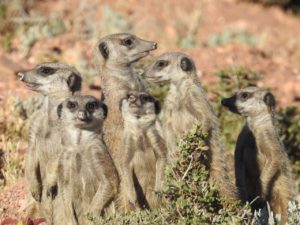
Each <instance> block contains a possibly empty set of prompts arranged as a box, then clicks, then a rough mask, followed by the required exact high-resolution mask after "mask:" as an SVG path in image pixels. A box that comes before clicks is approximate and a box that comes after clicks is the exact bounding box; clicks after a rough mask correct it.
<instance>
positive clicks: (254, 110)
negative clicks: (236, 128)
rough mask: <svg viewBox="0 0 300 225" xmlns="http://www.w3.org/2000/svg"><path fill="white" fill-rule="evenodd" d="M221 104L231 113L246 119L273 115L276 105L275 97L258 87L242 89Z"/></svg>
mask: <svg viewBox="0 0 300 225" xmlns="http://www.w3.org/2000/svg"><path fill="white" fill-rule="evenodd" d="M221 103H222V105H223V106H225V107H227V108H228V109H229V110H230V111H231V112H233V113H237V114H240V115H242V116H245V117H250V116H257V115H260V114H262V113H271V112H273V111H274V109H275V105H276V103H275V98H274V96H273V95H272V94H271V93H270V92H269V91H267V90H264V89H261V88H258V87H245V88H242V89H240V90H239V91H237V93H236V94H234V95H233V96H232V97H230V98H225V99H223V100H222V102H221Z"/></svg>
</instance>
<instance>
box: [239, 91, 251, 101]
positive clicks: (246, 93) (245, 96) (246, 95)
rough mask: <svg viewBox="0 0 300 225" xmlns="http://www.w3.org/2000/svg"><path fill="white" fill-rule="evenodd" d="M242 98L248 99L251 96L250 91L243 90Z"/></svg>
mask: <svg viewBox="0 0 300 225" xmlns="http://www.w3.org/2000/svg"><path fill="white" fill-rule="evenodd" d="M240 96H241V98H242V99H243V100H246V99H248V98H249V97H250V93H248V92H243V93H241V95H240Z"/></svg>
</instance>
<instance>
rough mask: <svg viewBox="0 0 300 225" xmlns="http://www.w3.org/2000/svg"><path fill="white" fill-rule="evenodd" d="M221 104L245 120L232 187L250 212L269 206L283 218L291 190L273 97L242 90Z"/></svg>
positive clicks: (249, 88) (282, 220)
mask: <svg viewBox="0 0 300 225" xmlns="http://www.w3.org/2000/svg"><path fill="white" fill-rule="evenodd" d="M222 105H223V106H225V107H227V108H228V109H229V110H230V111H231V112H233V113H237V114H240V115H241V116H243V117H245V118H246V124H245V126H244V127H243V129H242V131H241V133H240V134H239V137H238V140H237V143H236V148H235V173H236V184H237V186H238V188H239V191H240V195H241V199H242V200H243V201H244V202H246V201H248V202H253V204H252V206H253V208H254V209H258V208H262V207H264V206H265V204H266V201H268V202H269V203H270V206H271V209H272V210H273V211H274V212H276V213H277V214H280V215H281V218H282V219H281V223H284V222H285V221H286V218H287V208H288V202H289V201H290V200H292V197H293V188H292V186H293V185H292V183H291V172H290V170H291V169H290V165H289V160H288V157H287V154H286V152H285V151H284V148H283V145H282V143H281V141H280V139H279V136H278V132H277V128H276V126H275V122H274V110H275V98H274V96H273V95H272V94H271V93H270V92H268V91H266V90H264V89H261V88H258V87H246V88H243V89H241V90H239V91H238V92H237V93H236V94H235V95H233V96H232V97H230V98H226V99H223V100H222Z"/></svg>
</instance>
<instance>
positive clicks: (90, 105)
mask: <svg viewBox="0 0 300 225" xmlns="http://www.w3.org/2000/svg"><path fill="white" fill-rule="evenodd" d="M97 106H98V103H97V102H89V103H88V104H87V105H86V108H87V110H94V109H96V108H97Z"/></svg>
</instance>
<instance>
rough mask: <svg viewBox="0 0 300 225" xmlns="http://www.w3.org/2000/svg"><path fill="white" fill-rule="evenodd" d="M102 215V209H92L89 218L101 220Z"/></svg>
mask: <svg viewBox="0 0 300 225" xmlns="http://www.w3.org/2000/svg"><path fill="white" fill-rule="evenodd" d="M101 215H102V210H100V209H90V210H88V213H87V216H88V217H89V218H99V217H101Z"/></svg>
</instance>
